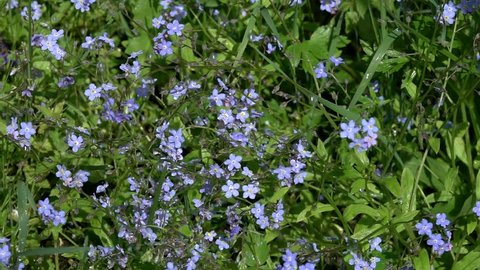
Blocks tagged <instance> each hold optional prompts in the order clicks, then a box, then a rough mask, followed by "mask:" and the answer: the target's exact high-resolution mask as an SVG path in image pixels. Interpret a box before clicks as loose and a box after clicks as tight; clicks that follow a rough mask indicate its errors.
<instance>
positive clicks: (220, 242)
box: [215, 238, 230, 250]
mask: <svg viewBox="0 0 480 270" xmlns="http://www.w3.org/2000/svg"><path fill="white" fill-rule="evenodd" d="M215 244H217V246H218V249H220V250H224V249H228V248H229V247H230V246H229V245H228V244H227V242H225V241H223V240H221V239H220V238H219V239H217V241H215Z"/></svg>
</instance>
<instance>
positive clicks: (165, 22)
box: [152, 1, 187, 56]
mask: <svg viewBox="0 0 480 270" xmlns="http://www.w3.org/2000/svg"><path fill="white" fill-rule="evenodd" d="M161 5H162V7H163V9H164V13H163V15H160V16H158V17H156V18H153V20H152V26H153V27H154V28H156V29H159V30H161V32H160V33H159V34H158V35H157V36H156V37H154V38H153V42H154V45H153V50H154V52H155V53H156V54H158V55H160V56H168V55H171V54H173V49H172V41H171V40H169V39H168V38H169V37H171V36H177V37H179V36H182V31H183V28H184V27H185V26H184V25H183V24H181V23H180V22H179V21H180V20H181V19H182V18H183V17H185V16H186V15H187V13H186V11H185V8H184V7H183V6H182V5H175V6H174V5H171V1H161Z"/></svg>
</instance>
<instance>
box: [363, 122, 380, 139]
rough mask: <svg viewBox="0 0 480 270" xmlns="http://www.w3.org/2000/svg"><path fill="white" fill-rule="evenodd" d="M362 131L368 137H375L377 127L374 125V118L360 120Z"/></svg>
mask: <svg viewBox="0 0 480 270" xmlns="http://www.w3.org/2000/svg"><path fill="white" fill-rule="evenodd" d="M362 131H363V132H366V133H367V134H368V135H369V136H375V135H376V134H377V132H378V127H377V126H376V125H375V118H373V117H371V118H370V119H368V121H367V120H365V119H362Z"/></svg>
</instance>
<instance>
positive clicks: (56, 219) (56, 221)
mask: <svg viewBox="0 0 480 270" xmlns="http://www.w3.org/2000/svg"><path fill="white" fill-rule="evenodd" d="M52 222H53V226H59V225H61V224H65V223H67V219H66V218H65V211H58V212H57V211H55V212H54V213H53V214H52Z"/></svg>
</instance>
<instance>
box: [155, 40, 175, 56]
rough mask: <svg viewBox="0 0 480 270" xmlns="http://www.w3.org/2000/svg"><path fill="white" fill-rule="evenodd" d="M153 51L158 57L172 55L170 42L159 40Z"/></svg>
mask: <svg viewBox="0 0 480 270" xmlns="http://www.w3.org/2000/svg"><path fill="white" fill-rule="evenodd" d="M153 50H154V51H155V53H156V54H158V55H160V56H167V55H170V54H172V53H173V49H172V42H170V41H167V40H160V42H155V45H154V46H153Z"/></svg>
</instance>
